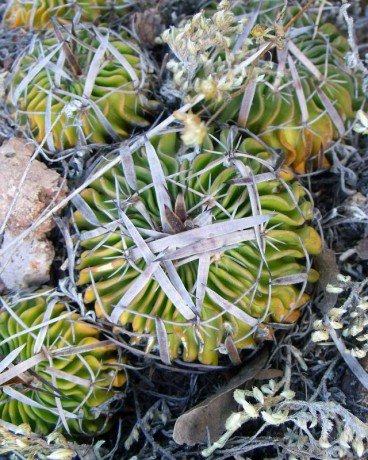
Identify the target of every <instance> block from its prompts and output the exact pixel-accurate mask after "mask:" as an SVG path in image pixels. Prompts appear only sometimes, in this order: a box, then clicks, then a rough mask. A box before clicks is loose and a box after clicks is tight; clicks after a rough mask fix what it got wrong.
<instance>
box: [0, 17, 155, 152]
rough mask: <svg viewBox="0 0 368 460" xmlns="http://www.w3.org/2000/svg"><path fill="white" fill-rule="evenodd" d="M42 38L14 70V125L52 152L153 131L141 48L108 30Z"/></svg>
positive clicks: (77, 30) (84, 30)
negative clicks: (143, 130)
mask: <svg viewBox="0 0 368 460" xmlns="http://www.w3.org/2000/svg"><path fill="white" fill-rule="evenodd" d="M65 30H66V29H63V34H62V33H61V29H60V30H55V31H54V32H53V33H51V32H50V34H49V35H47V37H46V38H44V39H40V38H37V39H36V41H35V43H33V45H32V49H27V50H26V52H25V53H24V54H23V55H22V56H21V58H20V60H19V61H18V62H17V63H16V67H15V71H14V72H15V75H14V79H13V83H12V86H11V88H10V91H9V92H10V101H11V103H12V105H13V112H14V118H15V119H16V120H17V121H18V122H19V123H20V124H22V125H25V126H28V127H29V129H30V130H31V132H32V134H33V136H34V137H35V139H36V140H37V142H39V143H40V142H42V140H43V139H44V137H46V142H47V147H48V148H49V150H51V151H54V150H62V149H66V148H70V147H74V146H76V145H81V144H82V145H83V144H85V143H106V142H108V141H111V140H113V141H118V140H119V139H121V138H126V137H128V135H129V133H130V132H131V131H132V130H133V129H134V128H136V127H147V126H149V124H150V122H149V117H150V114H151V113H152V111H153V110H154V109H155V108H157V103H156V102H155V101H151V100H149V99H148V97H149V89H148V86H149V85H148V81H147V75H146V74H147V71H148V70H149V68H148V66H147V62H146V59H145V57H144V55H143V53H142V52H141V51H140V49H139V48H138V46H137V44H136V43H135V42H134V41H133V40H132V39H131V38H130V37H129V35H128V34H127V33H126V32H124V33H123V34H122V35H119V34H116V33H115V32H113V31H109V30H108V29H106V28H105V27H98V28H89V27H86V26H82V25H80V26H78V27H75V28H73V29H72V30H71V31H69V32H67V31H65Z"/></svg>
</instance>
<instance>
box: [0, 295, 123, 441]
mask: <svg viewBox="0 0 368 460" xmlns="http://www.w3.org/2000/svg"><path fill="white" fill-rule="evenodd" d="M10 307H11V311H12V313H11V314H10V313H9V311H8V310H7V309H4V308H3V309H2V311H1V312H0V354H1V356H2V360H3V359H4V358H6V357H8V356H9V354H11V353H15V351H16V350H18V351H19V349H20V348H19V347H21V349H20V352H19V353H18V354H17V356H16V357H15V359H14V360H13V361H12V366H15V365H17V366H21V365H22V363H25V362H27V360H30V359H32V358H34V359H35V364H34V365H31V366H26V367H24V368H23V369H21V370H20V371H19V373H18V374H17V378H18V381H17V382H15V383H13V384H11V383H9V382H7V381H5V382H3V386H4V385H11V386H9V387H4V388H10V389H11V390H13V391H16V392H17V394H15V395H14V394H12V393H9V392H7V391H5V390H4V392H3V393H2V395H1V396H0V418H1V419H2V420H5V421H7V422H11V423H13V424H16V425H20V424H22V423H26V424H29V425H30V427H31V428H32V430H33V431H35V432H37V433H41V434H49V433H51V432H52V431H53V430H54V429H55V428H56V427H59V429H60V428H62V426H63V424H62V421H61V420H62V419H61V418H60V416H59V414H60V409H61V408H62V410H63V411H65V412H64V417H65V420H66V425H67V426H68V430H69V431H70V432H71V433H85V434H95V433H98V432H100V431H104V430H106V429H107V428H108V425H109V422H108V420H107V418H106V416H104V415H102V413H101V414H100V412H101V411H99V409H98V406H99V405H101V404H103V403H105V404H106V403H107V402H108V400H109V399H111V397H112V396H113V395H114V391H113V387H121V386H122V385H123V384H124V382H125V375H124V373H122V372H121V371H119V368H117V367H116V366H114V365H113V363H114V361H116V359H117V358H118V354H117V353H116V351H115V350H116V347H115V346H114V345H113V344H112V343H111V342H110V341H105V342H104V341H101V340H100V339H99V331H98V330H97V329H96V328H95V327H94V326H92V325H91V324H88V323H86V322H85V321H83V320H81V319H80V315H78V314H77V313H74V312H72V311H71V310H69V308H68V307H67V305H66V304H64V302H63V301H60V302H58V301H56V302H55V300H54V298H53V297H52V296H50V297H49V296H48V293H47V292H40V293H37V294H36V295H35V294H33V296H30V297H29V298H27V299H25V300H21V301H17V302H16V303H14V305H11V306H10ZM41 324H45V326H40V327H39V328H37V325H41ZM30 328H33V329H32V330H29V329H30ZM44 328H45V329H44ZM8 369H9V370H10V371H11V369H12V367H8ZM6 372H8V371H7V370H5V371H3V373H2V376H3V377H4V374H5V373H6ZM27 400H28V401H30V403H29V404H28V403H27ZM57 400H58V402H57ZM58 404H59V407H58ZM65 429H66V427H65Z"/></svg>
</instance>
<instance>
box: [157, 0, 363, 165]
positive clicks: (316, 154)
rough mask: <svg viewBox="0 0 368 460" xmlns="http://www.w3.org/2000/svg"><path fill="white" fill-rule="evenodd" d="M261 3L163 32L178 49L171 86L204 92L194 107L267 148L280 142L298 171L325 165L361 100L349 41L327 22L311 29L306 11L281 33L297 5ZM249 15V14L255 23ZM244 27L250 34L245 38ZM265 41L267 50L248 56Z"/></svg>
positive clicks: (172, 64)
mask: <svg viewBox="0 0 368 460" xmlns="http://www.w3.org/2000/svg"><path fill="white" fill-rule="evenodd" d="M258 6H259V2H250V3H247V5H246V6H241V5H237V4H235V5H233V8H234V11H236V14H237V16H235V15H234V13H233V12H232V11H231V10H229V9H226V8H225V9H224V6H223V7H222V8H223V10H219V11H213V10H212V11H207V12H206V13H204V16H203V17H202V18H201V20H200V19H198V17H197V18H196V17H194V18H193V19H192V22H190V21H189V22H188V24H186V25H184V26H183V27H182V28H178V29H170V31H166V32H165V33H164V34H163V36H162V37H163V40H164V41H165V42H167V43H168V44H169V45H170V47H171V48H172V49H173V51H174V55H175V58H174V59H173V60H172V61H170V62H169V64H168V68H170V69H171V71H172V72H173V74H174V75H173V80H174V81H173V84H174V86H177V88H178V89H179V90H180V89H182V88H184V91H183V90H182V93H183V94H184V96H189V99H192V98H193V96H196V95H198V94H200V93H202V94H203V95H204V96H205V100H204V101H202V102H201V103H200V104H198V106H197V107H196V108H195V109H194V111H196V113H198V111H200V112H201V113H203V112H204V113H207V114H208V116H210V117H216V119H217V120H218V121H220V122H226V123H228V122H232V123H236V124H237V125H238V126H240V127H242V128H246V129H248V130H249V131H250V132H251V133H253V134H255V135H257V136H259V138H260V139H261V140H262V141H264V142H265V143H267V144H268V145H269V146H270V147H273V148H281V149H282V150H283V151H284V152H285V157H286V164H288V165H290V166H292V167H293V168H294V170H296V171H297V172H300V173H304V172H305V171H306V162H307V161H308V160H312V161H309V167H310V168H311V167H316V166H321V167H327V166H328V164H329V163H328V160H327V159H326V158H325V157H324V152H325V151H326V150H327V149H328V148H329V147H331V145H332V144H333V141H335V140H338V139H343V138H344V137H345V136H346V133H347V130H348V128H349V121H352V120H353V118H354V116H355V113H356V110H358V109H359V108H360V107H361V105H362V102H363V97H362V94H361V90H360V87H361V75H359V73H358V72H355V73H354V72H353V71H351V70H350V69H349V68H348V67H347V65H346V63H345V56H346V53H347V52H348V51H349V45H348V42H347V39H346V38H345V37H343V36H342V35H341V33H340V32H339V31H338V29H337V27H336V26H334V25H333V24H330V23H323V24H322V25H321V26H319V27H318V29H317V32H316V27H315V23H314V21H313V19H312V16H309V17H308V15H307V14H306V13H305V14H304V15H303V16H302V17H301V18H299V19H298V20H297V21H296V23H295V24H294V25H293V27H291V28H290V29H289V30H287V31H285V29H284V27H285V25H286V24H287V23H288V22H289V20H290V19H291V18H293V17H295V16H296V14H297V13H298V12H299V11H300V8H299V7H289V8H288V9H286V11H284V14H283V15H282V11H283V8H282V7H283V6H284V2H267V1H266V2H263V3H262V6H261V9H260V10H259V11H258ZM257 11H258V15H256V13H257ZM254 15H256V17H254ZM197 16H198V15H197ZM246 17H247V18H248V19H247V20H245V19H244V18H246ZM249 20H254V23H252V26H250V25H249V24H248V22H247V21H249ZM227 24H231V27H229V26H228V25H227ZM248 26H249V29H250V30H249V34H248V37H242V33H243V31H244V30H245V29H246V28H247V27H248ZM221 27H225V28H226V27H227V29H226V32H225V33H224V37H225V38H224V39H223V40H222V41H220V39H217V38H216V37H218V34H219V33H221V32H220V31H219V29H220V28H221ZM202 36H204V37H205V38H206V40H207V41H205V40H202V42H203V43H205V44H204V45H203V49H200V45H196V46H197V48H198V49H200V50H199V51H198V53H199V58H198V59H197V61H196V63H197V64H196V66H194V64H192V67H193V68H194V69H195V72H193V70H190V69H191V67H190V66H188V65H187V63H186V61H185V60H186V59H187V55H188V54H190V53H191V52H192V53H193V56H194V57H195V56H196V55H195V54H194V51H192V50H191V49H189V46H192V47H193V45H192V43H197V42H198V41H199V40H201V37H202ZM177 37H182V38H181V41H180V40H179V39H177ZM209 37H212V40H211V39H210V38H209ZM182 43H183V44H182ZM185 43H188V45H187V47H188V49H187V48H185V45H184V44H185ZM207 43H208V46H207V47H206V45H207ZM213 43H216V46H214V45H213ZM267 44H270V48H269V51H268V52H265V54H264V55H263V56H261V57H258V58H256V59H255V60H254V61H252V59H253V57H254V56H255V55H256V54H257V53H258V52H260V50H261V47H262V46H266V45H267ZM193 60H195V59H194V58H193ZM248 60H249V65H248V66H245V67H244V69H243V71H242V72H239V73H236V71H235V69H236V68H237V66H242V63H244V62H248ZM202 61H203V62H202ZM250 63H251V64H250ZM251 65H252V68H251ZM187 69H189V70H187ZM193 73H194V75H195V76H194V77H191V75H192V74H193ZM186 79H189V81H191V83H190V84H188V83H185V80H186ZM313 160H314V161H313Z"/></svg>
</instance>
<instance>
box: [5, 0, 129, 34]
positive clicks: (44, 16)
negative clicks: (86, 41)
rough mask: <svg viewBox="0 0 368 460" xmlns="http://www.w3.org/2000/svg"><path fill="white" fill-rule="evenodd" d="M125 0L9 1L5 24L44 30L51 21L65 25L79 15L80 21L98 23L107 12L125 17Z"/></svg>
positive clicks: (50, 24)
mask: <svg viewBox="0 0 368 460" xmlns="http://www.w3.org/2000/svg"><path fill="white" fill-rule="evenodd" d="M127 8H129V5H128V2H127V0H110V1H108V2H105V1H102V0H75V1H68V0H58V1H56V2H55V1H52V0H33V1H29V0H10V2H9V5H8V8H7V10H6V14H5V21H6V23H7V24H8V26H9V27H10V28H15V27H23V28H25V29H35V30H45V29H47V28H50V27H52V18H55V19H57V21H58V22H60V23H64V24H67V23H68V22H71V21H72V20H73V18H74V17H75V16H76V14H77V13H79V12H80V14H81V18H80V19H81V20H82V21H87V22H101V19H102V18H103V17H104V15H105V14H106V13H114V14H115V15H122V14H125V13H126V11H127Z"/></svg>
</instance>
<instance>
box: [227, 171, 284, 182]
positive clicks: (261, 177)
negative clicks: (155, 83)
mask: <svg viewBox="0 0 368 460" xmlns="http://www.w3.org/2000/svg"><path fill="white" fill-rule="evenodd" d="M277 177H278V176H277V174H276V173H274V172H266V173H261V174H257V175H256V176H253V178H252V177H238V178H235V179H230V180H228V181H227V183H228V184H235V185H247V184H253V183H256V184H260V183H261V182H268V181H270V180H275V179H276V178H277Z"/></svg>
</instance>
